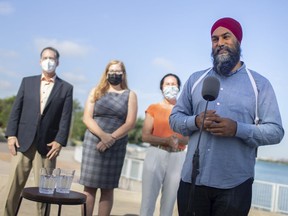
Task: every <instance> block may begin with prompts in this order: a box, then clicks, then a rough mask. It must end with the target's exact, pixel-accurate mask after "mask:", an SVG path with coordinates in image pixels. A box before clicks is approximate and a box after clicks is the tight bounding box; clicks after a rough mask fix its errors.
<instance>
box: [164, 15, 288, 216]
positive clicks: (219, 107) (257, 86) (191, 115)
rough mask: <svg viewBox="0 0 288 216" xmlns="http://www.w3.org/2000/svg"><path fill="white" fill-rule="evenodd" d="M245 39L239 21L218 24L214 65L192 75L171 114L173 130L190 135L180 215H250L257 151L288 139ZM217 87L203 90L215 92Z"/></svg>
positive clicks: (215, 26) (214, 36) (224, 20)
mask: <svg viewBox="0 0 288 216" xmlns="http://www.w3.org/2000/svg"><path fill="white" fill-rule="evenodd" d="M242 37H243V32H242V27H241V25H240V23H239V22H238V21H236V20H235V19H232V18H229V17H225V18H222V19H219V20H218V21H216V22H215V23H214V24H213V26H212V28H211V41H212V53H211V56H212V59H213V66H212V67H211V68H209V69H208V70H202V71H198V72H195V73H193V74H192V75H191V76H190V77H189V79H188V81H187V82H186V84H185V86H184V87H183V90H182V93H181V95H180V97H179V98H178V100H177V103H176V105H175V106H174V108H173V110H172V113H171V115H170V121H169V122H170V126H171V128H172V130H174V131H175V132H178V133H180V134H182V135H183V136H189V143H188V150H187V154H186V158H185V162H184V165H183V168H182V174H181V181H180V185H179V189H178V197H177V200H178V201H177V202H178V212H179V215H180V216H188V215H193V216H195V215H196V216H247V215H248V213H249V210H250V207H251V199H252V184H253V181H254V166H255V158H256V157H257V148H258V147H259V146H264V145H271V144H277V143H279V142H280V141H281V140H282V138H283V136H284V129H283V127H282V120H281V116H280V112H279V108H278V104H277V100H276V96H275V93H274V90H273V87H272V86H271V84H270V82H269V81H268V80H267V79H266V78H265V77H263V76H262V75H260V74H259V73H257V72H255V71H252V70H250V69H248V68H247V67H246V65H245V63H244V62H243V61H241V60H240V56H241V48H240V46H241V41H242ZM206 77H210V78H211V77H213V79H215V78H216V80H219V83H220V88H219V89H220V90H219V93H218V90H217V94H215V95H217V96H215V97H214V98H213V100H212V99H211V101H209V99H207V98H205V97H202V94H201V92H202V85H203V81H204V80H206ZM211 84H212V85H211V86H209V85H208V86H207V85H203V86H204V87H205V88H207V89H208V90H211V89H209V88H212V87H215V86H213V85H215V84H214V83H211ZM205 88H203V89H205ZM207 89H206V90H207ZM213 91H215V90H213ZM213 91H212V93H213V94H214V93H215V92H213ZM208 92H209V91H208ZM204 98H205V99H204ZM206 100H207V101H206ZM208 101H209V103H208ZM207 106H208V107H207ZM206 109H207V112H204V110H206ZM200 135H201V136H200ZM200 138H201V139H200Z"/></svg>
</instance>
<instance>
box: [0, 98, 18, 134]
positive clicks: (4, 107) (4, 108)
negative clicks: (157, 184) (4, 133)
mask: <svg viewBox="0 0 288 216" xmlns="http://www.w3.org/2000/svg"><path fill="white" fill-rule="evenodd" d="M15 98H16V96H13V97H9V98H4V99H0V128H3V129H4V128H6V127H7V123H8V118H9V115H10V111H11V108H12V105H13V103H14V101H15Z"/></svg>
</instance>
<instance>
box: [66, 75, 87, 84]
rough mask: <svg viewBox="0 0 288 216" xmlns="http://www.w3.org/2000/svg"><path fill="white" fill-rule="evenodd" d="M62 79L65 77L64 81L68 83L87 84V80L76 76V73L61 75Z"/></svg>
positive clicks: (81, 76)
mask: <svg viewBox="0 0 288 216" xmlns="http://www.w3.org/2000/svg"><path fill="white" fill-rule="evenodd" d="M61 77H63V79H64V80H67V81H68V82H71V83H73V84H82V83H86V82H87V78H86V77H85V76H83V75H75V73H69V72H65V73H61Z"/></svg>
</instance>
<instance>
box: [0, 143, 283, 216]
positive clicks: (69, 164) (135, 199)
mask: <svg viewBox="0 0 288 216" xmlns="http://www.w3.org/2000/svg"><path fill="white" fill-rule="evenodd" d="M10 158H11V156H10V154H9V153H8V149H7V145H6V143H0V206H2V204H3V202H4V197H3V194H4V191H5V184H6V182H7V181H8V174H9V167H10ZM57 167H59V168H63V169H65V168H66V169H75V170H76V172H75V177H74V181H73V184H72V190H74V191H78V192H82V191H83V186H82V185H80V184H79V183H78V180H79V176H80V163H79V162H77V161H76V160H75V159H74V148H72V147H66V148H63V149H62V150H61V154H60V156H59V158H58V161H57ZM26 186H34V181H33V175H32V174H31V175H30V177H29V179H28V182H27V185H26ZM96 199H97V200H96V204H95V209H94V213H93V215H97V209H98V206H97V203H98V200H99V194H97V198H96ZM140 203H141V192H137V191H130V190H125V189H121V188H119V189H115V193H114V205H113V209H112V212H111V216H138V215H139V209H140ZM35 209H36V204H35V202H32V201H29V200H25V199H23V201H22V204H21V208H20V211H19V214H18V215H19V216H27V215H29V216H33V215H36V214H35V213H34V212H35ZM57 210H58V206H57V205H52V208H51V214H50V215H57ZM0 215H2V211H1V209H0ZM74 215H75V216H76V215H77V216H80V215H81V207H80V206H77V205H76V206H65V205H64V206H62V216H74ZM154 215H155V216H156V215H159V200H158V202H157V205H156V209H155V214H154ZM177 215H178V214H177V211H176V210H175V211H174V214H173V216H177ZM151 216H152V215H151ZM249 216H281V214H276V213H271V212H267V211H261V210H257V209H251V210H250V213H249Z"/></svg>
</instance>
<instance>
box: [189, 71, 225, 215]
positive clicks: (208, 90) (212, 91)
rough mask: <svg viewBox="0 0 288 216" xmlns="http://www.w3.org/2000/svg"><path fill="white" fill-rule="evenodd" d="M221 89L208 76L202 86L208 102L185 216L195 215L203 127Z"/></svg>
mask: <svg viewBox="0 0 288 216" xmlns="http://www.w3.org/2000/svg"><path fill="white" fill-rule="evenodd" d="M219 89H220V82H219V80H218V79H217V78H216V77H213V76H208V77H206V78H205V79H204V81H203V85H202V97H203V98H204V99H205V100H206V101H207V102H206V106H205V110H204V117H203V120H202V124H201V127H200V132H199V137H198V142H197V146H196V149H195V152H194V155H193V160H192V166H193V170H192V175H191V191H190V194H189V201H188V207H187V209H186V212H185V216H190V215H191V213H192V215H193V216H194V215H195V208H194V205H193V203H194V199H195V197H194V196H195V183H196V177H197V175H198V174H199V168H200V163H199V161H200V154H199V144H200V140H201V135H202V131H203V127H204V126H203V125H204V120H205V117H206V113H207V107H208V102H209V101H214V100H216V98H217V97H218V94H219ZM191 204H192V206H191Z"/></svg>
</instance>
